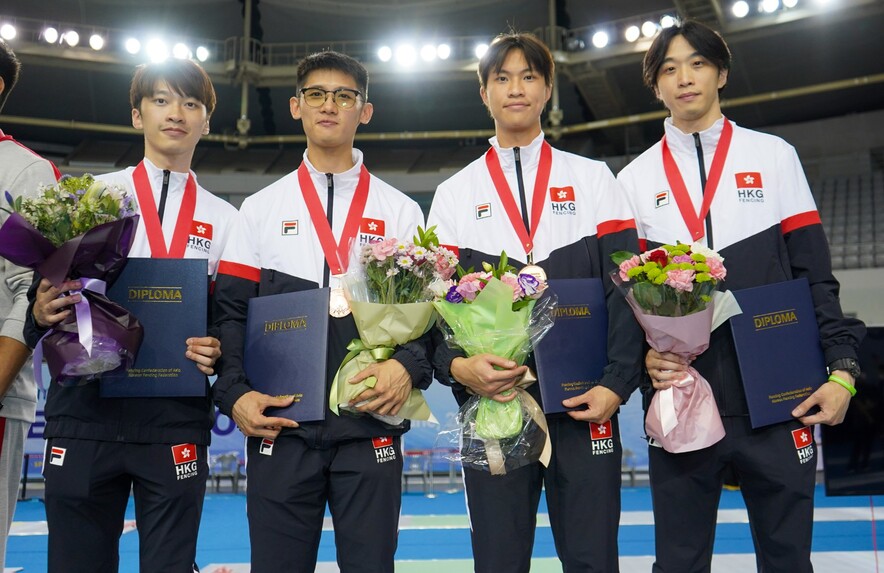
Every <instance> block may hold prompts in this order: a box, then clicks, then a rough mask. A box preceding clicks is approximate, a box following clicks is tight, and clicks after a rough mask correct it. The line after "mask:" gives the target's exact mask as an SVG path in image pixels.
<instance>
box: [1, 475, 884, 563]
mask: <svg viewBox="0 0 884 573" xmlns="http://www.w3.org/2000/svg"><path fill="white" fill-rule="evenodd" d="M622 499H623V512H624V513H623V514H624V525H623V526H621V528H620V538H619V539H620V553H621V555H622V556H624V557H626V556H646V555H653V551H654V548H653V525H650V524H634V525H629V524H626V523H628V521H629V519H632V520H633V523H635V522H636V521H641V520H645V522H647V515H646V513H645V512H650V510H651V500H650V491H649V490H648V488H644V487H636V488H624V489H623V491H622ZM872 501H873V503H874V506H875V512H876V516H877V514H880V516H884V497H874V498H872ZM816 503H817V508H818V510H823V509H826V508H833V509H832V511H835V509H834V508H857V509H856V511H854V513H855V514H859V515H860V516H861V517H860V518H856V519H853V520H847V521H839V520H837V519H838V518H837V517H835V518H827V519H823V520H820V518H819V517H818V518H817V521H816V523H815V525H814V546H813V550H814V552H825V551H866V552H868V551H872V550H873V549H875V548H876V547H877V548H880V547H884V528H881V527H879V528H878V529H877V540H874V539H873V537H872V535H873V534H872V531H873V528H874V526H875V524H874V523H873V522H872V521H871V519H870V517H871V512H872V510H871V508H870V500H869V498H868V497H857V498H854V497H837V498H830V497H825V495H824V493H823V490H822V488H819V489H818V491H817V499H816ZM721 509H722V510H742V509H745V506H744V505H743V502H742V498H741V496H740V494H739V493H738V492H727V491H726V492H723V495H722V500H721ZM464 513H465V512H464V500H463V494H462V493H455V494H444V493H442V494H438V496H437V497H435V498H432V499H430V498H427V497H425V496H423V495H422V494H419V493H409V494H406V495H404V496H403V505H402V515H403V518H407V517H416V516H440V517H438V518H431V519H429V520H427V519H425V520H419V519H416V520H415V522H417V521H421V523H425V525H422V526H417V527H409V528H403V530H402V531H401V532H400V536H399V551H398V553H397V560H433V559H469V558H470V557H471V551H470V538H469V530H468V529H467V528H466V527H464V526H463V525H462V524H463V523H465V517H464ZM539 513H540V514H545V513H546V506H545V503H544V502H543V501H541V507H540V510H539ZM818 513H826V512H823V511H818ZM829 513H831V512H829ZM444 516H458V519H456V521H457V522H458V523H460V524H461V525H459V526H448V527H441V526H440V527H435V526H433V525H432V523H434V521H433V520H444V519H445V518H444ZM45 519H46V516H45V512H44V509H43V503H42V502H41V501H39V500H28V501H22V502H19V504H18V508H17V510H16V515H15V521H16V522H37V521H43V520H45ZM127 519H134V512H133V510H132V507H131V502H130V507H129V510H128V512H127ZM450 519H454V518H450ZM832 519H835V520H832ZM719 520H720V523H719V525H718V527H717V529H716V541H715V553H716V554H719V553H722V554H749V553H752V551H753V547H752V540H751V537H750V535H749V528H748V525H747V524H745V523H735V522H723V521H722V517H721V515H720V516H719ZM725 521H726V520H725ZM426 523H429V525H426ZM46 540H47V538H46V536H45V535H27V536H23V535H13V536H11V537H10V539H9V544H8V551H7V562H6V564H7V567H24V571H25V573H31V572H38V571H46ZM534 556H535V557H540V558H543V557H554V556H555V548H554V546H553V540H552V533H551V530H550V528H549V527H548V526H541V527H538V529H537V535H536V540H535V544H534ZM120 560H121V567H120V571H122V572H124V573H126V572H133V573H134V572H137V571H138V566H137V563H138V536H137V533H135V532H132V533H128V534H124V535H123V536H122V539H121V541H120ZM319 560H320V561H330V562H331V561H334V560H335V553H334V540H333V535H332V533H331V532H330V531H324V532H323V535H322V541H321V544H320V550H319ZM197 561H198V563H199V564H200V565H203V566H204V565H206V564H208V563H247V562H248V561H249V540H248V530H247V524H246V517H245V496H244V495H235V494H210V495H208V496H207V497H206V501H205V509H204V514H203V521H202V526H201V528H200V541H199V547H198V554H197Z"/></svg>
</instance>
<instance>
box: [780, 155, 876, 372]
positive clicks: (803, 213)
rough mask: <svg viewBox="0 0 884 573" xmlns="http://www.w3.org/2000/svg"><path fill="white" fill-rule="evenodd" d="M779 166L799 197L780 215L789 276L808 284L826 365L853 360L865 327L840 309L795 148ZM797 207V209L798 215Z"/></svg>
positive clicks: (836, 286)
mask: <svg viewBox="0 0 884 573" xmlns="http://www.w3.org/2000/svg"><path fill="white" fill-rule="evenodd" d="M778 163H779V164H780V171H781V172H782V173H785V174H788V175H787V177H786V178H784V180H785V181H786V182H788V183H789V184H791V185H792V186H793V188H792V189H789V190H788V191H787V193H789V194H792V193H795V194H797V195H798V197H797V198H796V199H795V200H794V201H790V204H789V207H790V208H791V210H790V211H788V212H785V213H784V214H783V216H782V220H781V223H780V229H781V231H782V233H783V240H784V241H785V243H786V249H787V251H788V254H789V265H790V267H791V271H792V276H793V277H794V278H801V277H805V278H807V281H808V282H809V283H810V291H811V296H812V297H813V305H814V308H815V310H816V319H817V323H818V324H819V329H820V343H821V345H822V347H823V352H824V354H825V357H826V364H829V363H831V362H832V361H834V360H838V359H839V358H854V359H855V358H856V357H857V348H858V347H859V344H860V342H862V339H863V338H864V337H865V334H866V329H865V325H864V324H863V322H862V321H860V320H859V319H856V318H848V317H845V316H844V313H843V312H842V310H841V300H840V298H839V296H838V294H839V290H840V288H841V287H840V285H839V284H838V280H837V279H836V278H835V276H834V275H833V274H832V259H831V255H830V253H829V243H828V241H827V239H826V234H825V231H824V230H823V226H822V223H821V221H820V216H819V213H818V212H817V210H816V206H815V205H814V202H813V197H812V195H811V193H810V188H809V186H808V185H807V179H806V178H805V177H804V171H803V170H802V168H801V163H800V162H799V161H798V155H797V154H796V153H795V150H794V148H792V147H791V146H784V149H782V150H781V151H780V157H779V162H778ZM796 204H797V205H799V206H800V207H799V208H798V209H797V212H796V209H795V208H794V205H796Z"/></svg>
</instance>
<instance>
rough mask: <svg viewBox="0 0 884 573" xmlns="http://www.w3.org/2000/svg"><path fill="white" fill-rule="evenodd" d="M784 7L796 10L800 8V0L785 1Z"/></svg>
mask: <svg viewBox="0 0 884 573" xmlns="http://www.w3.org/2000/svg"><path fill="white" fill-rule="evenodd" d="M783 6H785V7H786V8H794V7H795V6H798V0H783Z"/></svg>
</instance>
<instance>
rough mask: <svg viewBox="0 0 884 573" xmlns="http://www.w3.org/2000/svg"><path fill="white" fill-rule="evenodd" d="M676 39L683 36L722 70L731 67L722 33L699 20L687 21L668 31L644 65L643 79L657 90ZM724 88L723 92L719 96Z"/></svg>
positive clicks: (646, 58)
mask: <svg viewBox="0 0 884 573" xmlns="http://www.w3.org/2000/svg"><path fill="white" fill-rule="evenodd" d="M676 36H683V37H684V39H685V40H686V41H687V43H688V44H690V45H691V46H692V47H693V48H694V49H695V50H696V51H697V53H698V54H700V55H701V56H703V57H704V58H706V59H707V60H709V61H710V62H712V65H714V66H715V67H716V68H718V70H719V71H722V70H729V69H730V68H731V51H730V49H728V47H727V43H726V42H725V41H724V38H722V37H721V34H719V33H718V32H716V31H715V30H713V29H712V28H710V27H708V26H706V25H705V24H701V23H700V22H697V21H695V20H687V21H685V22H682V23H680V24H676V25H675V26H671V27H669V28H664V29H663V30H662V31H661V32H660V34H659V35H658V36H657V37H656V38H655V39H654V42H653V43H652V44H651V47H650V48H648V51H647V53H646V54H645V58H644V61H643V62H642V77H643V79H644V82H645V85H646V86H648V87H649V88H651V90H656V87H657V76H658V75H659V74H660V68H661V67H663V60H665V59H666V52H667V51H668V50H669V44H670V43H671V42H672V40H673V38H675V37H676ZM723 89H724V87H722V88H721V89H719V90H718V91H719V93H721V90H723Z"/></svg>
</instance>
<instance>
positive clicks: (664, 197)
mask: <svg viewBox="0 0 884 573" xmlns="http://www.w3.org/2000/svg"><path fill="white" fill-rule="evenodd" d="M666 205H669V191H660V192H659V193H657V194H656V195H654V208H655V209H659V208H660V207H665V206H666Z"/></svg>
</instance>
